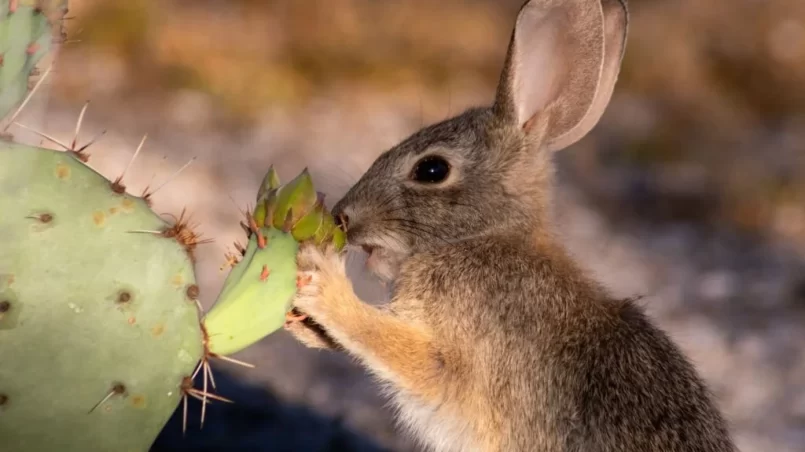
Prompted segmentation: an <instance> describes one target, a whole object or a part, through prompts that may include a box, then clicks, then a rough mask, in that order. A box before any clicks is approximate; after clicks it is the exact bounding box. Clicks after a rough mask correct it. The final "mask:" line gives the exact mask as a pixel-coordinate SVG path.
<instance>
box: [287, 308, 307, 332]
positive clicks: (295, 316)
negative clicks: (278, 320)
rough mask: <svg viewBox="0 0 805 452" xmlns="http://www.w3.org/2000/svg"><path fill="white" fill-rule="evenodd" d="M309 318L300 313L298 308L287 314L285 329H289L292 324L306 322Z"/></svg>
mask: <svg viewBox="0 0 805 452" xmlns="http://www.w3.org/2000/svg"><path fill="white" fill-rule="evenodd" d="M307 318H308V315H307V314H303V313H301V312H299V311H298V310H297V309H296V308H293V309H292V310H290V311H288V312H287V313H285V327H286V328H287V327H289V326H290V325H291V324H293V323H296V322H304V321H305V319H307Z"/></svg>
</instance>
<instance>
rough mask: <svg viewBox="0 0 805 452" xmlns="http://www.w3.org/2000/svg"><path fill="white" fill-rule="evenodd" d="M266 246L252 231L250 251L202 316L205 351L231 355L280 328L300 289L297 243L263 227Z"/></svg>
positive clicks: (279, 232)
mask: <svg viewBox="0 0 805 452" xmlns="http://www.w3.org/2000/svg"><path fill="white" fill-rule="evenodd" d="M260 234H262V235H263V236H264V237H265V241H266V247H265V248H263V249H261V248H260V247H259V245H258V234H252V238H251V239H250V240H249V244H248V246H247V247H246V254H245V255H244V256H243V259H242V260H241V261H240V262H239V263H238V264H237V265H236V266H235V268H234V269H233V270H232V272H231V273H230V274H229V276H228V277H227V279H226V281H225V283H224V287H223V290H222V291H221V293H220V295H219V296H218V300H217V301H216V302H215V305H214V306H213V308H212V309H211V310H210V312H209V313H207V315H206V316H205V317H204V321H203V325H204V329H205V332H206V335H207V351H208V352H210V353H213V354H216V355H229V354H232V353H236V352H238V351H241V350H243V349H245V348H247V347H248V346H250V345H252V344H254V343H255V342H257V341H259V340H260V339H262V338H264V337H266V336H268V335H269V334H271V333H273V332H274V331H276V330H278V329H280V328H281V327H282V325H283V323H284V322H285V314H286V313H287V312H288V310H289V309H290V303H291V300H292V299H293V296H294V295H295V294H296V254H297V252H298V249H299V243H298V242H297V241H296V240H294V239H293V237H292V236H290V235H288V234H285V233H283V232H282V231H280V230H278V229H274V228H266V227H264V228H261V229H260Z"/></svg>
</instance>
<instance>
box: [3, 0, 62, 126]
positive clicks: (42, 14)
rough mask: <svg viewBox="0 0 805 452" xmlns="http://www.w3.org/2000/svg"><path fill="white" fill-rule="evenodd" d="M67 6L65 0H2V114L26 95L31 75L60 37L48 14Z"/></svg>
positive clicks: (5, 113) (7, 112)
mask: <svg viewBox="0 0 805 452" xmlns="http://www.w3.org/2000/svg"><path fill="white" fill-rule="evenodd" d="M66 8H67V2H66V0H0V118H3V117H5V116H7V115H8V114H9V112H10V111H11V110H12V109H13V108H14V107H15V106H17V104H19V103H20V102H21V101H22V99H23V98H24V97H25V94H26V93H27V92H28V80H29V77H30V75H31V74H32V72H33V70H34V68H35V67H36V65H37V63H38V62H39V61H40V60H41V59H42V58H43V57H44V56H45V55H47V54H48V52H49V51H50V50H51V48H52V44H53V40H54V39H58V38H57V37H54V36H53V35H52V33H51V31H52V28H53V27H52V25H53V24H54V22H53V21H52V20H49V18H48V15H49V14H51V13H53V12H56V13H59V12H61V13H62V14H63V12H64V11H66ZM57 20H60V19H57ZM57 25H58V24H57Z"/></svg>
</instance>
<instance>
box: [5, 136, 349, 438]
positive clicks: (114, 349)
mask: <svg viewBox="0 0 805 452" xmlns="http://www.w3.org/2000/svg"><path fill="white" fill-rule="evenodd" d="M87 158H88V156H87V155H86V154H85V153H76V152H71V151H69V152H60V151H53V150H47V149H41V148H35V147H29V146H23V145H17V144H11V143H4V142H0V212H3V214H2V215H0V237H3V240H2V241H0V359H1V360H2V363H3V365H2V366H0V438H2V444H3V446H4V450H6V449H5V448H6V447H8V450H13V451H19V452H28V451H31V452H33V451H44V450H60V451H82V452H94V451H107V450H127V451H146V450H148V448H149V447H150V445H151V444H152V442H153V441H154V439H155V438H156V436H157V435H158V434H159V432H160V430H161V429H162V428H163V427H164V425H165V423H166V422H167V420H168V419H169V418H170V416H171V415H172V413H173V412H174V411H175V409H176V407H177V406H178V405H179V403H180V402H181V401H182V400H184V403H187V397H188V396H189V397H193V398H196V399H201V400H202V401H203V402H204V403H206V402H207V401H208V400H218V401H228V400H227V399H225V398H222V397H221V396H218V395H215V394H212V393H211V391H210V390H208V388H207V383H208V379H210V380H211V376H210V373H211V370H210V367H209V364H208V361H209V360H210V359H213V358H225V357H226V356H227V355H230V354H233V353H236V352H238V351H241V350H243V349H245V348H247V347H248V346H250V345H252V344H254V343H256V342H258V341H259V340H261V339H262V338H264V337H266V336H268V335H269V334H271V333H273V332H275V331H277V330H278V329H280V328H281V327H282V325H283V323H284V322H285V321H286V320H287V319H288V318H289V316H290V318H291V319H293V317H294V316H293V315H289V310H290V301H291V299H292V297H293V295H294V294H295V291H296V289H297V287H298V286H297V284H299V281H298V279H297V273H296V259H295V257H296V253H297V251H298V247H299V244H300V243H301V242H305V241H313V242H315V243H317V244H320V245H322V246H335V247H336V248H338V249H340V248H342V247H343V245H344V234H343V232H342V231H341V230H340V229H338V228H337V227H335V222H334V221H333V218H332V216H331V215H330V214H329V213H328V212H327V210H326V208H325V206H324V203H323V198H322V196H321V195H320V194H318V193H317V192H316V191H315V190H314V188H313V184H312V180H311V178H310V175H309V174H308V173H307V171H305V172H303V173H302V174H300V175H299V176H298V177H296V178H295V179H294V180H293V181H291V182H290V183H288V184H287V185H280V184H279V180H278V178H277V177H276V175H275V174H274V172H273V170H272V171H269V175H268V176H267V177H266V181H268V182H267V184H268V185H266V186H265V187H264V189H261V194H260V195H259V197H258V208H256V209H255V210H254V211H253V212H249V214H248V216H247V218H248V222H249V225H248V229H249V231H250V232H249V240H248V244H247V246H246V247H245V248H242V249H241V252H240V253H239V254H240V256H239V259H238V258H236V257H233V261H232V265H233V268H232V271H231V273H230V274H229V276H228V278H227V279H226V281H225V284H224V287H223V290H222V291H221V293H220V295H219V296H218V298H217V301H216V303H215V304H214V305H213V308H212V309H211V310H210V312H209V313H207V315H206V316H204V317H203V319H202V318H201V313H200V311H199V309H198V307H197V303H196V299H197V297H198V296H199V290H198V286H197V285H196V282H195V275H194V265H193V256H192V251H193V249H194V247H195V246H196V245H197V244H198V243H199V238H198V236H197V235H196V234H195V233H193V232H192V231H191V230H190V229H189V228H188V226H187V225H186V223H185V222H183V220H182V217H180V218H179V221H178V222H177V223H176V224H170V223H168V222H166V221H165V220H164V219H163V218H161V217H160V216H158V215H156V214H155V213H154V212H153V211H152V210H151V209H150V207H149V205H148V200H147V198H142V197H135V196H132V195H130V194H127V193H126V191H125V188H124V187H123V185H122V184H121V182H120V181H110V180H108V179H106V178H105V177H103V176H102V175H100V174H98V173H96V172H95V171H94V170H92V169H91V168H89V167H88V166H87V165H86V164H85V163H84V162H83V160H85V159H87ZM238 260H239V262H238ZM199 373H201V376H202V378H203V379H204V389H203V390H199V389H196V388H194V385H195V383H196V380H197V379H196V378H195V377H196V376H197V375H198V374H199Z"/></svg>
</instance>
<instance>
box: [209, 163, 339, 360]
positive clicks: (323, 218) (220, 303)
mask: <svg viewBox="0 0 805 452" xmlns="http://www.w3.org/2000/svg"><path fill="white" fill-rule="evenodd" d="M268 173H269V174H268V175H266V177H265V178H264V179H263V183H262V184H261V186H260V191H261V194H260V195H258V204H257V206H256V208H255V211H254V212H253V213H252V216H253V219H254V225H255V226H254V227H256V228H257V229H253V230H252V233H251V234H250V236H249V243H248V246H247V248H246V252H245V253H244V256H243V259H242V260H241V261H240V262H238V263H237V264H236V265H235V266H234V268H233V269H232V272H231V273H230V274H229V276H228V277H227V278H226V281H225V282H224V286H223V289H222V290H221V293H220V295H219V296H218V299H217V300H216V302H215V304H214V305H213V307H212V309H211V310H210V311H209V312H208V313H207V315H206V316H205V318H204V320H203V321H202V323H203V326H204V331H205V334H206V339H205V341H206V348H207V352H208V353H210V354H213V355H224V356H225V355H229V354H233V353H237V352H239V351H241V350H243V349H245V348H247V347H249V346H250V345H252V344H254V343H255V342H257V341H259V340H261V339H263V338H264V337H266V336H268V335H269V334H271V333H273V332H275V331H277V330H278V329H280V328H282V326H283V324H284V323H285V320H286V314H287V313H288V312H289V311H290V309H291V302H292V300H293V297H294V295H295V294H296V290H297V279H296V276H297V267H296V255H297V253H298V252H299V246H300V243H304V242H311V243H314V244H316V245H318V246H334V247H335V249H336V250H339V251H340V250H341V249H342V248H343V247H344V245H345V244H346V235H345V234H344V232H343V231H342V230H341V229H339V228H337V227H336V225H335V221H334V219H333V216H332V215H331V214H330V212H328V211H327V209H326V207H325V206H324V199H323V196H322V195H321V194H320V193H317V192H316V190H315V188H314V186H313V180H312V178H311V177H310V174H309V173H308V171H307V170H305V171H303V172H302V173H301V174H299V175H298V176H297V177H296V178H295V179H293V180H292V181H291V182H289V183H288V184H287V185H281V186H280V185H278V184H279V178H278V177H277V176H276V173H274V170H273V168H271V169H269V172H268ZM275 185H276V186H275ZM254 227H253V228H254Z"/></svg>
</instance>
